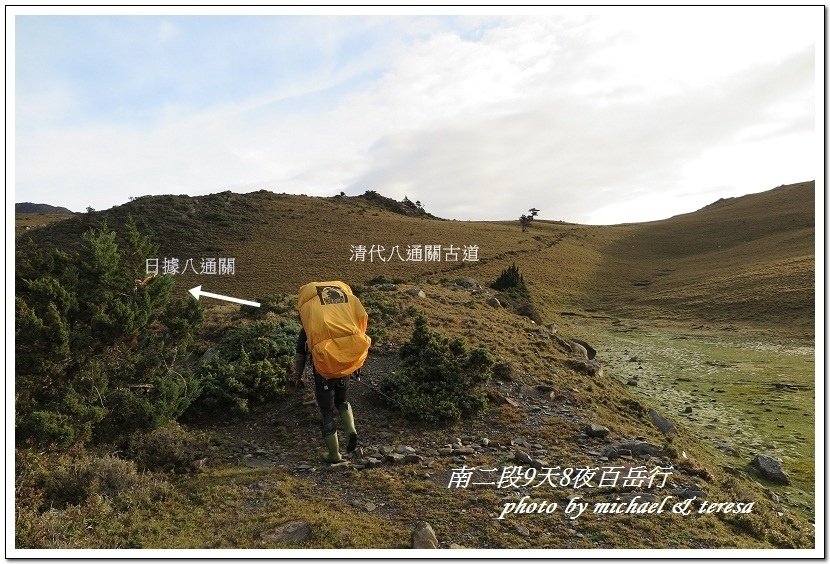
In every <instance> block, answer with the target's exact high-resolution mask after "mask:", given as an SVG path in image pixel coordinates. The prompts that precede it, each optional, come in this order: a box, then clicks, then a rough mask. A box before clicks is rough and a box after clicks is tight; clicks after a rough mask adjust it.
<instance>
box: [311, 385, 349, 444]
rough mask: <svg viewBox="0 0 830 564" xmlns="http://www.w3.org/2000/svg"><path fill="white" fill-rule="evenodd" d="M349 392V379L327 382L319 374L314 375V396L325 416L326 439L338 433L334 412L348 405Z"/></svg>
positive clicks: (324, 435)
mask: <svg viewBox="0 0 830 564" xmlns="http://www.w3.org/2000/svg"><path fill="white" fill-rule="evenodd" d="M348 391H349V377H348V376H345V377H343V378H337V379H332V380H326V379H325V378H323V377H322V376H320V375H319V374H314V396H315V398H316V399H317V405H318V406H319V407H320V414H321V415H322V416H323V424H322V432H323V437H324V438H325V437H326V436H328V435H331V434H332V433H334V432H335V431H337V424H336V423H335V422H334V410H335V409H339V408H340V406H341V405H342V404H344V403H346V393H347V392H348Z"/></svg>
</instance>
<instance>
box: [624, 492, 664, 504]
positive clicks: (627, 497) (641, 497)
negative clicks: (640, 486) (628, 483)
mask: <svg viewBox="0 0 830 564" xmlns="http://www.w3.org/2000/svg"><path fill="white" fill-rule="evenodd" d="M634 498H637V501H636V502H635V503H642V502H648V503H651V502H653V501H655V500H656V499H657V498H656V497H655V496H654V494H650V493H647V492H628V493H624V494H620V501H623V502H625V503H629V502H631V500H633V499H634Z"/></svg>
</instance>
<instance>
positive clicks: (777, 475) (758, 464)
mask: <svg viewBox="0 0 830 564" xmlns="http://www.w3.org/2000/svg"><path fill="white" fill-rule="evenodd" d="M752 467H753V468H755V469H756V470H758V471H759V472H760V473H761V475H762V476H763V477H764V478H766V479H767V480H769V481H771V482H776V483H779V484H789V483H790V477H789V476H788V475H787V473H786V472H784V468H783V466H782V463H781V460H780V459H778V458H774V457H772V456H769V455H766V454H759V455H757V456H756V457H755V458H754V459H753V461H752Z"/></svg>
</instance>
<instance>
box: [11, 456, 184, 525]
mask: <svg viewBox="0 0 830 564" xmlns="http://www.w3.org/2000/svg"><path fill="white" fill-rule="evenodd" d="M16 455H17V464H16V468H15V470H16V474H15V493H16V497H17V499H16V502H17V504H18V505H19V506H21V507H28V508H30V509H32V510H38V511H43V510H46V509H49V508H65V507H67V506H70V505H82V504H84V503H86V502H87V500H89V499H90V498H94V497H101V498H105V499H107V500H109V501H110V502H111V503H112V504H113V506H114V507H117V508H124V507H127V506H129V505H133V504H135V503H137V502H139V501H145V502H152V501H155V500H158V499H162V498H164V497H166V496H167V495H168V494H169V493H170V491H171V487H170V484H169V483H167V482H166V481H164V480H163V479H161V478H158V477H156V476H154V475H153V474H150V473H142V472H139V471H138V468H137V467H136V465H135V463H134V462H133V461H131V460H124V459H121V458H118V457H116V456H112V455H109V454H107V455H103V456H99V455H95V454H91V453H88V452H86V451H73V452H70V453H61V454H55V453H36V452H33V451H28V450H26V451H18V452H17V453H16Z"/></svg>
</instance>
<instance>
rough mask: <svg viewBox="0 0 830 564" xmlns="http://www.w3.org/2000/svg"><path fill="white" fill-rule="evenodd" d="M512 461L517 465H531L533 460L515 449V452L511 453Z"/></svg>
mask: <svg viewBox="0 0 830 564" xmlns="http://www.w3.org/2000/svg"><path fill="white" fill-rule="evenodd" d="M513 460H515V461H516V462H517V463H519V464H527V465H530V464H533V459H532V458H530V455H529V454H528V453H526V452H524V451H523V450H518V449H517V450H516V452H514V453H513Z"/></svg>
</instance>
